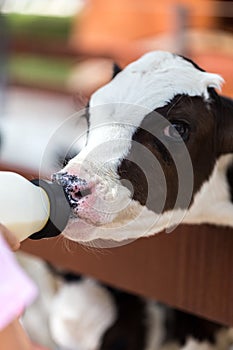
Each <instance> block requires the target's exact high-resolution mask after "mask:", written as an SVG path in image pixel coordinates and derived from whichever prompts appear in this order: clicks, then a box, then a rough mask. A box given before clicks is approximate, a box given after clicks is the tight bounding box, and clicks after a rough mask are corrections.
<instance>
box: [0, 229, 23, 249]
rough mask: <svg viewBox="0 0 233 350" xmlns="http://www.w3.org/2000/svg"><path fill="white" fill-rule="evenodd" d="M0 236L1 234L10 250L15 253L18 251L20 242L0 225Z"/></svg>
mask: <svg viewBox="0 0 233 350" xmlns="http://www.w3.org/2000/svg"><path fill="white" fill-rule="evenodd" d="M0 234H2V236H3V237H4V239H5V240H6V242H7V243H8V245H9V247H10V248H11V250H13V251H16V250H18V249H19V247H20V242H19V240H18V238H17V237H16V236H15V235H14V234H13V233H12V232H11V231H9V230H8V229H7V228H6V227H5V226H4V225H2V224H0Z"/></svg>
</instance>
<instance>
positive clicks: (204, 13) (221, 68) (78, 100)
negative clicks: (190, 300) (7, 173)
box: [0, 0, 233, 174]
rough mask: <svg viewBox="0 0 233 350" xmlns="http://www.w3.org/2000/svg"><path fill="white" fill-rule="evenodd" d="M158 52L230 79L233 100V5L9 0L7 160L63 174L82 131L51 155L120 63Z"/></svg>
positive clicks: (5, 30) (4, 78) (1, 88)
mask: <svg viewBox="0 0 233 350" xmlns="http://www.w3.org/2000/svg"><path fill="white" fill-rule="evenodd" d="M155 49H159V50H170V51H173V52H176V53H179V54H182V55H185V56H188V57H189V58H191V59H193V60H194V61H196V63H197V64H199V65H200V66H201V67H202V68H204V69H206V70H209V71H212V72H217V73H220V74H222V76H223V77H224V79H225V80H226V84H225V85H224V87H223V93H225V94H227V95H230V96H233V65H232V57H233V2H232V1H227V0H225V1H211V0H164V1H163V2H161V1H156V0H118V1H115V0H108V1H105V0H68V1H66V0H21V1H16V0H0V60H1V62H0V63H1V64H0V92H1V93H0V99H1V103H0V123H1V153H0V156H1V163H3V164H5V163H7V164H8V165H11V164H12V165H13V166H16V167H19V168H23V169H29V170H30V171H33V172H38V170H40V171H41V172H42V173H48V174H49V173H51V172H52V171H54V169H55V170H56V167H60V166H61V165H60V163H59V162H62V161H63V158H64V156H65V155H64V154H66V153H67V147H68V148H69V145H68V144H67V142H68V143H70V137H72V140H74V136H73V134H72V133H74V125H73V123H70V124H71V125H68V126H67V130H66V132H67V134H66V135H64V133H63V135H61V133H59V136H57V137H56V141H55V139H53V149H51V147H50V148H49V151H46V150H48V147H47V145H48V142H49V139H50V138H51V135H54V133H56V131H57V128H59V127H60V125H61V124H62V123H63V122H64V121H67V118H68V117H69V116H70V115H72V114H73V113H74V112H76V111H77V110H79V109H80V108H81V107H83V106H85V104H86V102H87V100H88V97H89V96H90V94H91V93H92V92H93V91H94V90H95V89H97V88H98V87H99V86H101V85H103V84H104V83H106V82H108V81H109V80H110V78H111V74H112V73H111V72H112V63H113V62H116V63H118V64H119V65H120V66H121V67H124V66H125V65H126V64H127V63H129V62H131V61H132V60H134V59H136V58H138V57H139V56H140V55H141V54H143V53H144V52H147V51H150V50H155ZM85 128H86V125H85V123H84V121H83V120H82V121H81V122H80V123H78V126H77V130H75V132H79V131H80V132H81V133H82V132H83V131H84V132H85ZM69 130H70V132H71V134H72V136H69ZM64 136H65V137H64ZM56 142H57V144H56ZM82 142H83V140H82V141H80V142H79V141H78V144H77V145H75V147H74V150H73V151H74V152H76V150H78V149H79V148H80V147H81V146H82ZM73 143H74V144H75V143H76V141H74V142H73ZM72 147H73V146H72ZM73 151H72V152H73ZM46 152H47V156H46V157H44V154H45V153H46ZM72 152H71V153H72ZM68 153H69V152H68ZM45 158H46V160H45Z"/></svg>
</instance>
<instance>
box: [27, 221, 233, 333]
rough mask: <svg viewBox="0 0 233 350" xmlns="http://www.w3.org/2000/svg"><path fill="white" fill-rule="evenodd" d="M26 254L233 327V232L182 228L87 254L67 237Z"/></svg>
mask: <svg viewBox="0 0 233 350" xmlns="http://www.w3.org/2000/svg"><path fill="white" fill-rule="evenodd" d="M22 247H23V250H24V251H27V252H29V253H32V254H35V255H38V256H41V257H43V258H44V259H46V260H48V261H50V262H53V263H55V264H56V265H58V266H63V267H66V268H69V269H71V270H74V271H77V272H79V273H83V274H86V275H90V276H93V277H95V278H97V279H99V280H101V281H103V282H106V283H108V284H110V285H113V286H116V287H119V288H123V289H125V290H128V291H131V292H136V293H138V294H141V295H144V296H147V297H152V298H154V299H157V300H158V301H161V302H164V303H166V304H168V305H171V306H174V307H177V308H180V309H183V310H186V311H189V312H192V313H194V314H197V315H200V316H204V317H206V318H208V319H211V320H214V321H218V322H220V323H223V324H226V325H232V326H233V254H232V252H233V230H232V229H227V228H226V229H223V228H217V227H211V226H209V225H201V226H185V225H184V226H180V227H179V228H177V229H176V230H175V231H174V232H173V233H171V234H165V233H162V234H158V235H155V236H154V237H151V238H149V239H140V240H137V241H135V242H133V243H131V244H128V245H125V246H122V247H120V248H112V249H103V250H101V251H100V250H96V249H89V248H88V249H87V247H84V246H83V247H82V246H80V245H79V244H77V243H71V242H69V243H68V244H66V241H65V240H63V239H62V238H61V237H58V238H55V239H50V240H44V241H30V240H27V241H25V242H24V243H23V245H22Z"/></svg>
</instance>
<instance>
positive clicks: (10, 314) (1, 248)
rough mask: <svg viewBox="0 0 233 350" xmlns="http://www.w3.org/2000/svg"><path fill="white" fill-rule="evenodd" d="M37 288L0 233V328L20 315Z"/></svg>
mask: <svg viewBox="0 0 233 350" xmlns="http://www.w3.org/2000/svg"><path fill="white" fill-rule="evenodd" d="M36 295H37V289H36V287H35V285H34V284H33V283H32V282H31V280H30V279H29V278H28V277H27V275H26V274H25V273H24V271H23V270H22V269H21V267H20V266H19V265H18V263H17V261H16V259H15V257H14V254H13V253H12V252H11V251H10V249H9V248H8V246H7V244H6V243H5V241H4V239H3V237H2V236H1V235H0V330H1V329H3V328H4V327H6V326H7V325H8V324H9V323H11V321H13V320H14V319H15V318H17V317H18V316H20V314H21V313H22V312H23V310H24V309H25V307H26V306H28V305H29V304H30V303H31V302H32V301H33V300H34V299H35V297H36Z"/></svg>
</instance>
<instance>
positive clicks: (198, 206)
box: [184, 154, 233, 226]
mask: <svg viewBox="0 0 233 350" xmlns="http://www.w3.org/2000/svg"><path fill="white" fill-rule="evenodd" d="M232 162H233V155H231V154H229V155H225V156H222V157H220V159H219V160H218V161H217V163H216V165H215V168H214V171H213V173H212V175H211V177H210V178H209V180H208V181H206V182H205V183H204V184H203V185H202V187H201V189H200V191H199V192H198V193H197V194H196V196H195V199H194V202H193V205H192V207H191V208H190V209H189V211H188V212H187V214H186V216H185V219H184V223H189V224H201V223H210V224H216V225H223V226H233V203H232V202H231V201H230V193H229V188H228V183H227V179H226V171H227V168H228V167H229V165H230V164H231V163H232Z"/></svg>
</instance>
